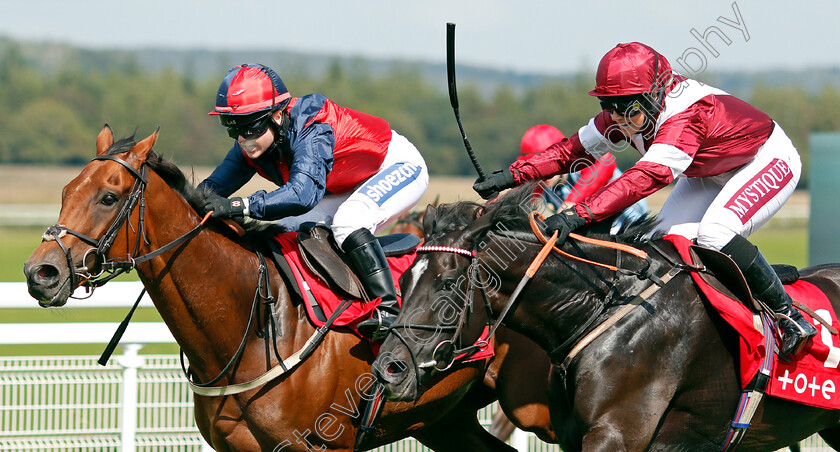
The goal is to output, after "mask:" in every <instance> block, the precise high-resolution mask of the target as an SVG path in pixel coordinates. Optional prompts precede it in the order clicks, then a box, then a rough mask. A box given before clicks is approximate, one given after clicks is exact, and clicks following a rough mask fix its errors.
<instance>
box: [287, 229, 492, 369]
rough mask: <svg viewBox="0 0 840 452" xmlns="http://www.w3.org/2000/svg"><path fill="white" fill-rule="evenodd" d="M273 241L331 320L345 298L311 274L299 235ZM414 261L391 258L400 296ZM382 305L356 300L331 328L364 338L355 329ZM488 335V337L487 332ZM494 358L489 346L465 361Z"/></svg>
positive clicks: (301, 285) (313, 317) (315, 321)
mask: <svg viewBox="0 0 840 452" xmlns="http://www.w3.org/2000/svg"><path fill="white" fill-rule="evenodd" d="M274 239H275V240H277V242H278V243H280V247H281V248H282V250H283V257H285V258H286V262H288V263H289V265H290V266H291V267H292V272H293V273H294V276H295V282H296V283H297V285H298V287H299V288H300V292H301V293H303V294H305V293H306V292H307V290H308V291H309V292H311V293H312V295H313V296H314V297H315V300H316V301H317V302H318V306H320V308H321V310H322V311H323V312H324V315H325V316H326V318H330V316H332V315H333V313H335V310H336V309H338V307H339V305H341V302H342V301H344V300H346V298H343V297H342V296H340V295H338V294H336V293H335V292H333V290H332V289H330V287H329V286H328V285H327V284H326V283H325V282H324V281H322V280H321V278H319V277H318V276H316V275H315V274H314V273H312V271H311V270H309V267H308V266H307V265H306V263H305V262H303V260H302V258H301V256H300V251H299V249H298V245H297V232H286V233H283V234H279V235H277V236H275V237H274ZM415 258H417V253H416V252H412V253H408V254H404V255H402V256H389V257H388V264H389V266H390V267H391V274H392V275H393V277H394V284H395V285H396V286H397V293H399V292H400V291H399V288H400V287H399V284H400V282H399V281H400V276H401V275H402V274H403V273H404V272H405V271H406V270H407V269H408V267H410V266H411V264H412V263H414V259H415ZM380 301H381V300H380V299H379V298H377V299H374V300H371V301H369V302H365V301H363V300H355V301H354V302H353V303H351V304H350V306H349V307H348V308H347V309H345V310H344V312H342V313H341V314H339V316H338V318H337V319H336V320H335V322H334V323H333V325H332V326H333V327H347V328H349V329H350V330H351V331H353V332H354V333H356V334H357V335H358V336H360V337H361V335H360V334H359V332H358V330H356V325H357V324H358V323H359V322H361V321H363V320H366V319H369V318H371V316H372V315H373V310H374V309H376V307H377V306H379V302H380ZM397 303H398V304H399V305H400V306H402V298H401V297H400V296H399V295H398V296H397ZM304 305H305V306H306V312H307V314H308V315H309V320H310V321H311V322H312V323H313V324H314V325H315V326H317V327H321V326H324V324H325V323H326V322H325V320H323V319H321V318H319V316H318V315H316V314H315V311H314V308H313V307H312V306H311V305H310V304H309V303H304ZM485 334H487V329H486V328H485ZM483 337H484V335H482V338H483ZM372 345H373V346H374V351H375V352H378V351H379V345H381V344H380V343H372ZM494 355H495V351H494V349H493V345H492V343H490V344H489V345H488V346H487V347H485V348H484V349H482V350H481V351H479V352H477V353H475V354H474V355H473V356H472V357H470V358H469V359H467V360H465V362H470V361H477V360H480V359H485V358H490V357H492V356H494Z"/></svg>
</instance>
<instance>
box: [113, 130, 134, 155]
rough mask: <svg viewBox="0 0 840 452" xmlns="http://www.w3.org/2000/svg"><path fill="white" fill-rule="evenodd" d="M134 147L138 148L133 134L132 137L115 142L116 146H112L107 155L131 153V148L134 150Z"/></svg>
mask: <svg viewBox="0 0 840 452" xmlns="http://www.w3.org/2000/svg"><path fill="white" fill-rule="evenodd" d="M134 146H137V140H136V139H135V138H134V135H133V134H132V135H131V136H130V137H125V138H120V139H119V140H117V141H115V142H114V144H112V145H111V147H109V148H108V151H106V154H107V155H117V154H122V153H125V152H128V151H130V150H131V148H133V147H134Z"/></svg>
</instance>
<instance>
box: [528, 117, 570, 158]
mask: <svg viewBox="0 0 840 452" xmlns="http://www.w3.org/2000/svg"><path fill="white" fill-rule="evenodd" d="M563 138H566V136H565V135H563V132H561V131H560V130H558V129H557V127H554V126H550V125H548V124H540V125H538V126H534V127H531V128H530V129H528V130H527V131H525V134H524V135H522V141H521V142H520V143H519V153H520V154H522V155H529V154H536V153H537V152H542V151H544V150H545V149H546V148H547V147H549V146H551V145H552V144H554V143H557V142H558V141H561V140H562V139H563Z"/></svg>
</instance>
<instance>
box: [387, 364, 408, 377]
mask: <svg viewBox="0 0 840 452" xmlns="http://www.w3.org/2000/svg"><path fill="white" fill-rule="evenodd" d="M407 368H408V366H406V365H405V363H404V362H402V361H391V363H390V364H388V367H387V368H386V369H385V371H386V372H388V375H396V374H401V373H403V372H405V370H406V369H407Z"/></svg>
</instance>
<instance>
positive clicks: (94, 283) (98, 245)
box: [42, 155, 210, 298]
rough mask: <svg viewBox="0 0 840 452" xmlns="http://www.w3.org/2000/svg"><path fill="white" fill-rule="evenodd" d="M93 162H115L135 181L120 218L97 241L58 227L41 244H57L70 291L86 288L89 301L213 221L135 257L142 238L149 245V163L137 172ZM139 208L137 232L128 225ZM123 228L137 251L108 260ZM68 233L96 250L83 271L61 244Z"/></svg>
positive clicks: (126, 165)
mask: <svg viewBox="0 0 840 452" xmlns="http://www.w3.org/2000/svg"><path fill="white" fill-rule="evenodd" d="M94 160H110V161H113V162H117V163H119V164H120V165H122V166H123V167H124V168H126V169H127V170H128V171H129V172H130V173H131V175H132V176H134V178H135V181H134V186H133V187H132V189H131V192H130V193H129V195H128V199H127V200H126V202H125V203H124V204H123V206H122V208H120V211H119V213H118V214H117V217H116V218H115V219H114V222H113V223H111V226H109V227H108V229H107V230H106V231H105V233H104V234H103V235H102V237H100V238H99V239H94V238H92V237H90V236H88V235H86V234H83V233H81V232H78V231H76V230H73V229H70V228H68V227H66V226H64V225H61V224H55V225H52V226H50V227H48V228H47V230H46V231H45V232H44V234H43V236H42V240H43V241H46V242H49V241H53V240H55V242H56V243H57V244H58V246H59V247H60V248H61V250H62V251H63V252H64V256H65V258H66V260H67V266H68V267H69V269H70V284H71V287H72V289H71V290H74V289H76V288H77V287H79V286H80V285H84V286H85V289H86V290H87V291H88V296H87V297H90V296H91V295H92V294H93V291H94V289H96V288H97V287H100V286H103V285H105V283H107V282H108V281H110V280H112V279H114V278H115V277H117V276H119V275H120V274H122V273H128V272H130V271H131V270H132V269H133V268H135V267H136V266H137V265H138V264H142V263H143V262H146V261H148V260H151V259H154V258H155V257H157V256H160V255H161V254H163V253H165V252H167V251H169V250H171V249H173V248H175V247H176V246H178V245H180V244H182V243H184V242H186V241H187V240H189V239H191V238H192V237H194V236H195V235H196V234H198V233H199V232H200V230H201V229H202V228H203V227H204V224H205V222H206V221H207V219H208V218H209V217H210V213H208V214H207V215H205V216H204V218H203V219H202V220H201V222H200V223H199V224H198V225H197V226H196V227H194V228H193V229H191V230H190V231H188V232H186V233H185V234H183V235H181V236H180V237H178V238H176V239H175V240H173V241H171V242H169V243H167V244H166V245H164V246H162V247H160V248H158V249H157V250H154V251H152V252H149V253H147V254H144V255H142V256H136V257H135V256H134V255H135V254H136V253H137V251H138V250H139V249H140V240H141V237H142V239H143V240H144V242H145V243H146V244H147V245H148V244H149V241H148V239H146V234H145V228H144V217H145V209H146V185H147V180H146V176H147V173H148V171H147V166H146V163H145V162H144V163H143V165H141V169H140V171H137V170H136V169H135V168H134V167H133V166H131V165H130V164H129V163H128V162H126V161H125V160H123V159H121V158H119V157H116V156H113V155H98V156H96V157H94V158H93V159H91V161H94ZM138 205H139V206H140V217H139V220H138V225H137V230H136V231H135V230H134V227H133V225H132V224H131V222H130V221H128V219H129V218H130V217H131V213H132V212H133V211H134V209H135V207H137V206H138ZM123 224H125V226H126V231H128V229H129V228H130V229H131V230H132V231H133V232H135V233H136V234H137V239H136V241H135V244H134V250H133V251H132V252H131V253H128V255H127V258H126V259H124V260H118V259H113V260H108V257H107V254H108V252H109V251H110V250H111V246H112V245H113V244H114V240H115V239H116V237H117V234H119V231H120V228H122V226H123ZM68 233H69V234H71V235H73V236H76V237H78V238H79V239H80V240H81V241H83V242H85V243H87V244H89V245H91V246H92V247H93V248H91V249H89V250H88V251H86V252H85V254H84V256H83V257H82V265H83V266H82V267H76V264H75V263H74V262H73V256H72V255H71V252H70V249H69V248H68V247H67V246H66V245H65V244H64V242H63V241H62V240H61V238H62V237H64V236H66V234H68ZM91 252H93V253H94V258H95V259H96V261H97V262H99V267H100V271H99V272H98V273H96V274H91V273H90V269H89V268H88V267H86V266H84V265H85V262H86V260H87V256H88V255H89V254H90V253H91ZM105 273H108V275H107V276H103V275H104V274H105ZM71 296H72V295H71ZM87 297H84V298H87Z"/></svg>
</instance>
